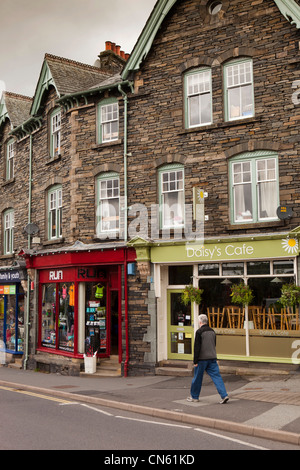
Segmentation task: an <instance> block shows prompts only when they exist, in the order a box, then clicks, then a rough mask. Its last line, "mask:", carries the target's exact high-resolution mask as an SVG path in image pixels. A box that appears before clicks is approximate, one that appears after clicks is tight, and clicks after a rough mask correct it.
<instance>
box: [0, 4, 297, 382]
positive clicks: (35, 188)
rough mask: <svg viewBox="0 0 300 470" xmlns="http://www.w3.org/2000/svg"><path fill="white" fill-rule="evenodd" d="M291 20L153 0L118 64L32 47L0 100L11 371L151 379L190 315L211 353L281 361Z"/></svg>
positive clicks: (279, 7) (185, 340)
mask: <svg viewBox="0 0 300 470" xmlns="http://www.w3.org/2000/svg"><path fill="white" fill-rule="evenodd" d="M299 28H300V6H299V4H298V2H296V1H294V0H289V1H284V2H283V1H281V0H274V1H273V0H256V1H253V0H246V1H244V2H241V1H237V0H233V1H230V2H229V0H223V1H214V0H210V1H208V0H177V1H176V0H158V1H157V3H156V5H155V7H154V9H153V11H152V13H151V15H150V17H149V19H148V21H147V23H146V25H145V27H144V29H143V30H142V32H141V34H140V36H139V38H138V40H137V43H136V45H135V47H134V49H133V51H132V53H131V55H130V57H129V56H128V55H125V54H124V53H123V52H121V51H120V48H119V47H118V46H116V45H115V44H112V43H110V42H107V43H106V50H105V51H104V52H102V53H101V54H100V55H99V60H98V62H97V64H96V66H94V67H91V66H88V65H85V64H79V63H77V62H74V61H71V60H67V59H62V58H59V57H55V56H51V55H49V54H46V55H45V59H44V63H43V65H42V69H41V73H40V76H39V79H38V82H37V86H36V91H35V95H34V97H33V98H32V100H31V99H29V98H26V97H20V96H18V95H13V94H11V93H5V94H4V95H3V97H2V101H1V104H0V139H1V140H0V157H1V161H0V165H1V170H0V171H1V172H2V175H3V178H4V182H3V184H2V188H1V191H2V195H3V198H2V200H3V201H5V202H3V204H2V206H1V233H2V240H3V245H2V254H1V259H0V262H1V268H0V277H1V276H3V277H1V279H0V282H1V283H2V280H3V285H2V284H0V289H1V288H2V289H3V299H2V300H1V302H2V306H1V303H0V322H2V324H0V331H3V337H2V338H3V340H4V343H5V345H6V350H7V351H8V352H9V354H12V355H13V356H16V355H18V354H19V355H22V356H23V364H24V367H25V368H28V367H30V368H35V367H38V368H40V369H42V368H46V369H47V370H51V371H54V370H60V371H61V372H63V373H70V374H78V373H79V371H80V370H82V367H83V355H84V353H87V352H89V353H93V352H94V351H98V357H99V361H100V363H99V365H100V369H101V368H104V366H105V363H106V362H108V363H109V359H111V360H112V358H113V357H114V358H115V359H116V362H117V363H118V364H120V366H121V373H122V374H124V375H128V374H130V375H135V374H154V373H166V371H165V372H163V371H161V369H159V368H157V366H158V365H159V364H160V365H162V364H165V363H169V362H170V361H173V364H177V365H178V364H179V365H181V366H182V365H185V364H188V362H189V361H190V360H191V359H192V352H193V338H194V333H195V330H196V328H197V315H198V313H199V312H205V313H207V314H208V316H209V321H210V324H211V325H212V326H213V327H214V328H215V329H216V332H217V352H218V357H219V359H220V360H223V361H231V362H230V363H232V361H233V362H235V361H239V362H243V363H246V364H250V365H251V364H252V365H254V366H256V365H257V364H258V363H272V364H279V365H281V366H282V367H288V366H289V367H290V366H291V367H293V366H297V364H298V362H297V361H298V350H297V341H298V338H299V332H300V330H299V318H298V316H297V315H296V313H295V312H294V313H290V312H289V311H288V310H286V309H284V308H283V306H282V305H281V306H280V305H279V304H278V299H279V298H280V296H281V289H282V286H283V285H284V284H286V283H289V284H294V283H295V284H299V282H298V276H299V261H298V255H299V242H298V236H299V226H300V213H299V200H300V199H299V194H300V182H299V177H298V175H299V169H300V168H299V167H300V160H299V156H298V142H299V133H298V115H299V99H298V95H299V89H300V86H299V83H300V78H299V50H300V46H299V44H300V38H299ZM11 159H13V161H14V164H15V167H14V168H15V170H14V173H13V174H12V173H11V170H10V168H11ZM12 241H13V243H12ZM25 263H26V269H25V266H24V264H25ZM4 281H5V282H4ZM241 282H243V283H245V284H246V285H249V286H250V288H251V289H252V291H253V295H254V299H253V301H252V304H251V305H250V306H249V308H248V309H247V308H246V309H244V308H243V307H242V306H241V305H235V304H233V302H232V298H231V296H230V293H231V287H232V285H235V284H239V283H241ZM187 285H193V287H194V288H200V289H201V290H203V293H202V302H201V304H200V306H198V305H197V304H194V303H192V304H189V305H187V306H185V305H184V304H182V302H181V294H182V292H183V291H184V289H185V286H187ZM9 309H13V311H14V312H15V313H14V315H15V322H13V319H11V320H12V321H11V322H10V320H9V318H10V317H9V315H10V314H9ZM18 322H19V325H18V329H17V328H15V327H13V325H14V324H17V323H18ZM9 324H10V325H12V327H11V328H10V330H11V331H10V332H8V333H7V330H9V328H8V326H9ZM1 325H2V326H1ZM1 328H2V330H1ZM13 328H15V331H13ZM0 334H1V333H0ZM8 339H9V341H10V343H9V347H8ZM119 373H120V372H119Z"/></svg>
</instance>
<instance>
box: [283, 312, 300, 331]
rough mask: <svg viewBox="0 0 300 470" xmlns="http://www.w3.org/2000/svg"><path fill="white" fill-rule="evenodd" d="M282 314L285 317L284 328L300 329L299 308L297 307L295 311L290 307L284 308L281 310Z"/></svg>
mask: <svg viewBox="0 0 300 470" xmlns="http://www.w3.org/2000/svg"><path fill="white" fill-rule="evenodd" d="M281 314H282V317H283V328H282V329H284V330H299V329H300V322H299V310H298V309H296V311H295V312H293V311H292V310H291V309H289V308H284V309H282V310H281Z"/></svg>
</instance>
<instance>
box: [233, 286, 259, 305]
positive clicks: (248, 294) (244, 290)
mask: <svg viewBox="0 0 300 470" xmlns="http://www.w3.org/2000/svg"><path fill="white" fill-rule="evenodd" d="M230 288H231V294H230V296H231V298H232V302H233V303H234V304H242V305H243V306H245V305H249V304H250V303H251V302H252V300H253V298H254V296H253V292H252V289H251V288H250V287H249V286H247V285H246V284H244V283H243V282H240V283H239V284H232V286H231V287H230Z"/></svg>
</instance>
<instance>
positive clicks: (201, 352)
mask: <svg viewBox="0 0 300 470" xmlns="http://www.w3.org/2000/svg"><path fill="white" fill-rule="evenodd" d="M208 359H217V353H216V333H215V332H214V330H213V329H212V328H210V327H209V326H208V325H202V326H201V328H199V330H197V331H196V335H195V344H194V364H197V363H198V361H205V360H208Z"/></svg>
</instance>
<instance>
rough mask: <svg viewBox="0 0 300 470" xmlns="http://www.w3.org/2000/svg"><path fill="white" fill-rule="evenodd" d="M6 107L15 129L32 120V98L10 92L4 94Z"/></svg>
mask: <svg viewBox="0 0 300 470" xmlns="http://www.w3.org/2000/svg"><path fill="white" fill-rule="evenodd" d="M3 98H4V100H5V106H6V109H7V113H8V116H9V119H10V122H11V124H12V126H13V127H18V126H20V125H21V124H22V123H23V122H25V121H27V119H29V118H30V108H31V104H32V98H29V97H28V96H23V95H18V94H16V93H11V92H8V91H4V92H3Z"/></svg>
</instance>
